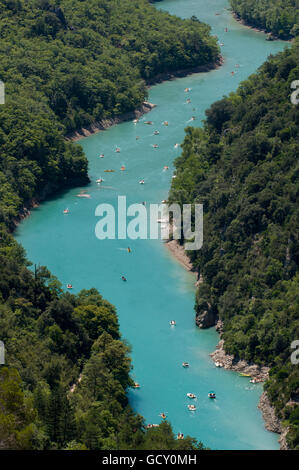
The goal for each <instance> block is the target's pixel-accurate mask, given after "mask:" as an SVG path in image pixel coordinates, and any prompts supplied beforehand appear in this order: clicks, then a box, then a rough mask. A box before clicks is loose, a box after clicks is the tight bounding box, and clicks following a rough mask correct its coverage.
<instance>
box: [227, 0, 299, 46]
mask: <svg viewBox="0 0 299 470" xmlns="http://www.w3.org/2000/svg"><path fill="white" fill-rule="evenodd" d="M230 3H231V6H232V9H233V10H234V12H235V13H236V14H237V16H238V17H239V18H242V19H243V20H244V21H245V22H246V23H247V24H249V25H251V26H255V27H257V28H261V29H264V30H265V31H267V32H271V33H273V34H274V35H275V36H277V37H279V38H282V39H290V38H292V37H296V36H298V35H299V4H298V0H230Z"/></svg>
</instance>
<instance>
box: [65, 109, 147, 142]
mask: <svg viewBox="0 0 299 470" xmlns="http://www.w3.org/2000/svg"><path fill="white" fill-rule="evenodd" d="M155 107H156V105H155V104H153V103H149V102H148V101H144V102H143V103H142V105H141V106H140V107H139V108H137V109H135V110H134V111H130V112H128V113H125V114H122V115H120V116H117V117H115V118H112V119H103V120H101V121H99V122H94V123H93V124H91V125H90V126H87V127H82V128H81V129H78V130H76V131H74V132H72V133H70V134H67V135H66V136H65V139H66V140H70V141H77V140H80V139H83V138H84V137H89V136H90V135H92V134H96V133H97V132H100V131H104V130H106V129H108V128H109V127H111V126H114V125H115V124H120V123H121V122H125V121H130V120H133V119H139V118H140V117H141V116H143V114H146V113H149V112H150V111H151V110H152V109H154V108H155Z"/></svg>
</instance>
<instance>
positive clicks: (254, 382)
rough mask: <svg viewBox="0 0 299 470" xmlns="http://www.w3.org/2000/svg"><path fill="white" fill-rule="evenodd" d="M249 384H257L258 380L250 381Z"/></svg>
mask: <svg viewBox="0 0 299 470" xmlns="http://www.w3.org/2000/svg"><path fill="white" fill-rule="evenodd" d="M249 382H250V383H251V384H257V383H258V382H259V380H258V379H250V380H249Z"/></svg>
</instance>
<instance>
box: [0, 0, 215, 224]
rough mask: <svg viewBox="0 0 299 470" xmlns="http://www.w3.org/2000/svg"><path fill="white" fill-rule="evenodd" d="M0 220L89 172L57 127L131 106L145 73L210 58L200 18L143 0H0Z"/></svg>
mask: <svg viewBox="0 0 299 470" xmlns="http://www.w3.org/2000/svg"><path fill="white" fill-rule="evenodd" d="M0 38H1V44H0V79H1V80H2V81H3V82H4V83H5V105H1V106H0V148H1V156H0V223H4V224H5V225H6V226H7V227H9V229H13V228H14V224H15V221H16V219H17V217H18V216H19V215H20V211H21V210H22V208H23V207H24V206H27V207H28V206H30V205H31V204H32V201H33V200H34V199H37V200H42V199H44V198H45V197H46V196H48V195H49V194H51V193H53V192H54V191H57V190H58V189H63V188H66V187H68V186H70V185H72V186H74V185H79V184H84V183H87V182H88V176H87V160H86V158H85V156H84V154H83V152H82V149H81V148H80V147H79V146H78V145H73V144H72V143H69V142H65V141H64V136H65V134H67V133H69V132H70V131H73V130H75V129H79V128H81V127H82V126H84V125H85V126H86V125H89V124H91V123H93V122H95V121H100V120H102V119H107V118H112V117H114V116H116V115H120V114H121V113H126V112H128V111H132V110H134V109H136V108H137V107H138V106H140V105H141V103H142V102H143V101H144V99H145V98H146V96H147V92H146V86H145V80H147V79H149V78H153V77H154V76H155V75H157V74H158V73H161V72H162V73H163V72H166V71H167V72H168V71H174V70H177V69H181V68H188V67H193V66H198V65H203V64H207V63H215V62H216V61H217V60H218V56H219V50H218V47H217V44H216V40H215V38H213V37H212V36H210V28H209V26H207V25H205V24H203V23H200V22H196V23H195V22H193V21H191V20H181V19H179V18H177V17H173V16H171V15H169V14H168V13H165V12H159V11H157V10H156V9H155V8H154V7H153V6H152V5H150V4H149V3H148V1H147V0H100V1H99V0H88V1H87V0H84V1H80V0H61V1H57V2H55V1H54V0H49V1H48V0H0Z"/></svg>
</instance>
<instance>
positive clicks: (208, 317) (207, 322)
mask: <svg viewBox="0 0 299 470" xmlns="http://www.w3.org/2000/svg"><path fill="white" fill-rule="evenodd" d="M217 320H218V317H217V313H216V312H215V310H214V309H213V307H212V306H211V305H210V304H207V309H206V310H202V311H199V312H197V313H196V317H195V323H196V325H197V326H198V327H199V328H203V329H204V328H210V327H211V326H215V325H216V322H217Z"/></svg>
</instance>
